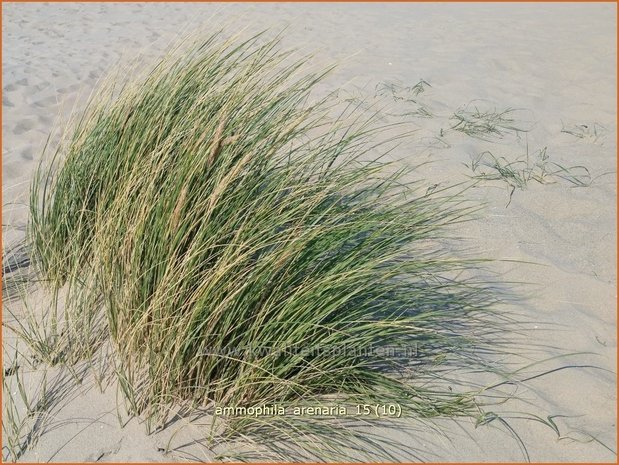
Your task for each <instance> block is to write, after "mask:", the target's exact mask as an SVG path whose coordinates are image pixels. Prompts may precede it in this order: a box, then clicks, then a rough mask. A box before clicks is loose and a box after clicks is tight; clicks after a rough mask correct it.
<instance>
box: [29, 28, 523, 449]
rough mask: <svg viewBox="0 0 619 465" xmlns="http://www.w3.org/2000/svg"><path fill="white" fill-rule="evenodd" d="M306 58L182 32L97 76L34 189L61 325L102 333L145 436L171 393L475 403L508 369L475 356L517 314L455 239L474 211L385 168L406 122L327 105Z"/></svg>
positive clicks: (340, 437)
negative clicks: (118, 75) (128, 75)
mask: <svg viewBox="0 0 619 465" xmlns="http://www.w3.org/2000/svg"><path fill="white" fill-rule="evenodd" d="M306 61H307V57H298V56H297V55H295V53H293V52H288V51H283V52H282V51H281V50H280V48H279V42H278V40H267V39H265V38H264V37H263V36H262V35H259V36H256V37H252V38H250V39H247V40H240V39H238V38H237V39H230V40H223V39H222V38H221V37H220V35H214V36H212V37H210V38H208V39H206V40H203V41H199V42H195V43H191V44H185V45H184V46H182V47H180V48H178V49H175V50H173V51H172V52H170V54H169V55H168V56H166V57H165V58H164V59H163V60H161V61H160V62H159V63H158V64H157V65H156V66H154V67H153V68H152V69H151V70H150V71H149V72H146V73H145V74H144V76H143V77H141V78H136V79H135V82H129V83H118V82H110V83H108V84H107V85H104V86H103V87H102V88H101V89H100V91H99V93H97V94H96V97H95V98H93V99H92V100H91V102H90V103H89V106H88V109H87V110H86V111H85V112H84V113H83V114H82V115H81V116H80V118H78V119H77V120H76V122H75V124H74V125H73V127H72V128H71V131H69V132H68V135H67V136H66V137H65V138H64V141H63V143H61V144H60V145H59V147H58V149H57V150H56V151H55V152H54V153H53V156H52V157H51V161H48V162H46V163H42V164H41V166H40V169H39V170H38V172H37V176H36V178H35V180H34V182H33V184H32V189H31V205H30V210H31V211H30V213H31V215H30V224H29V230H28V237H29V242H30V244H31V247H32V250H33V258H32V259H33V262H34V265H35V267H36V269H37V270H38V272H39V274H40V275H41V276H42V277H43V279H44V280H45V281H46V282H47V285H48V286H49V287H50V288H51V289H52V290H53V292H54V293H56V294H57V293H59V292H60V291H61V290H64V292H66V295H67V297H66V303H65V310H64V311H65V312H66V313H67V315H73V316H71V317H68V318H65V320H66V321H73V322H76V323H75V324H76V325H79V326H80V327H88V325H91V326H92V327H93V328H96V334H97V337H96V338H95V339H96V341H100V339H101V338H100V334H101V331H105V332H108V333H109V336H110V338H111V340H112V341H113V344H114V351H115V359H116V368H115V372H116V375H117V377H118V383H119V386H120V389H121V390H122V391H123V393H124V394H125V398H126V399H127V402H128V404H129V405H130V407H131V410H132V412H133V413H134V414H136V415H144V416H146V417H147V418H148V419H149V424H152V428H153V429H155V428H157V427H159V426H161V425H163V424H165V420H166V418H167V416H168V413H169V412H170V409H171V406H172V405H174V404H176V403H178V402H190V403H191V405H193V406H195V407H206V408H213V407H215V406H231V407H250V406H254V405H265V404H266V405H269V404H280V405H286V406H294V405H297V404H298V403H303V404H309V405H330V404H332V403H334V402H337V403H338V404H346V405H349V406H353V405H359V404H361V405H365V404H368V405H375V404H394V405H397V406H399V407H400V408H401V409H402V415H403V416H405V417H408V418H410V417H412V418H417V419H419V420H420V421H423V420H424V419H429V418H434V417H437V416H450V417H452V416H472V417H477V416H479V415H480V411H481V407H480V405H479V403H478V402H477V400H476V392H478V391H477V389H478V388H479V387H475V386H474V385H473V384H471V385H468V386H467V387H462V386H460V387H458V386H457V383H454V382H453V379H455V378H456V376H455V375H454V373H458V370H462V371H466V372H468V373H472V372H475V371H476V370H479V371H481V372H491V371H493V370H496V371H499V368H497V365H495V364H492V365H491V364H490V363H488V364H487V365H486V364H485V363H486V361H487V360H486V359H485V355H487V354H493V353H496V352H499V351H500V350H501V345H502V344H503V343H505V341H506V340H505V339H500V338H501V337H502V336H500V335H501V334H502V331H504V328H505V326H503V325H504V324H506V320H507V319H506V318H505V319H503V317H501V316H500V315H498V314H497V313H496V312H495V311H494V306H493V304H494V303H495V302H496V300H497V299H498V297H497V296H496V295H495V294H493V292H491V290H492V289H491V288H492V287H493V286H492V285H491V284H489V283H488V282H487V281H485V280H482V279H481V278H479V277H478V274H477V270H478V268H479V267H481V266H483V264H484V261H483V260H473V259H465V258H462V257H459V256H458V254H457V253H455V252H453V251H452V249H451V248H450V247H447V246H446V245H445V241H446V240H447V239H446V236H448V235H449V234H448V233H449V231H451V229H452V228H453V227H454V225H457V224H458V223H459V222H461V221H465V220H466V219H467V218H469V215H470V214H471V213H472V212H473V211H474V210H475V208H476V207H475V206H474V205H473V206H471V205H470V204H468V203H467V202H465V201H464V200H463V197H462V195H461V192H460V190H458V189H457V188H452V189H438V190H435V191H434V192H432V193H431V194H428V193H427V189H425V188H423V187H422V185H421V184H419V183H417V182H416V177H415V172H414V168H403V167H402V166H404V165H402V164H399V163H397V162H394V161H389V158H388V156H387V155H388V154H389V151H390V150H391V148H392V147H393V146H394V144H397V142H398V140H399V139H400V138H401V137H403V135H402V134H400V133H397V131H398V125H397V124H395V125H383V126H380V125H377V124H376V121H375V118H374V116H373V115H372V114H371V113H368V112H364V111H361V110H360V109H359V108H358V107H357V106H356V105H354V104H349V105H346V104H342V103H341V102H338V101H337V98H335V97H334V96H333V95H332V94H329V95H327V96H326V97H324V98H316V97H315V96H314V95H315V93H316V92H315V90H316V89H317V88H319V84H322V83H323V82H324V78H325V76H326V75H327V74H328V72H329V69H326V70H321V71H318V72H311V71H308V65H307V64H306ZM422 90H423V86H421V87H419V88H418V89H417V91H418V92H421V91H422ZM506 115H507V113H504V114H501V115H499V116H500V119H498V120H493V121H494V122H493V123H492V124H493V125H494V126H492V127H493V128H495V129H493V131H499V130H501V128H503V127H507V126H509V124H511V123H510V120H508V119H506V117H507V116H506ZM463 121H464V120H463ZM462 124H465V123H464V122H463V123H462ZM465 126H466V125H465ZM465 126H463V128H464V127H465ZM466 127H468V126H466ZM474 129H475V128H474V127H473V129H472V130H474ZM394 132H395V133H396V135H394ZM101 315H104V316H105V320H106V322H105V324H102V323H101V321H100V318H99V317H100V316H101ZM497 340H500V342H499V343H497ZM86 341H89V339H86ZM97 344H100V343H99V342H97ZM95 345H96V344H95ZM411 348H414V351H411ZM394 351H395V352H397V354H396V355H394ZM401 354H405V355H401ZM472 386H473V387H472ZM221 420H222V421H224V423H225V424H226V425H228V435H229V437H230V438H232V439H234V438H238V437H245V436H247V435H248V434H249V433H250V432H251V431H252V429H255V430H259V431H264V430H265V428H266V427H267V426H268V431H269V434H270V435H271V437H272V438H273V442H277V441H278V439H277V438H280V439H281V441H283V442H285V440H286V438H288V439H290V440H291V441H292V442H293V446H291V447H292V448H295V447H296V448H298V449H300V450H310V449H311V447H312V444H313V445H314V447H318V446H317V445H316V444H320V447H322V448H325V447H327V446H325V444H326V445H328V448H329V449H330V450H331V452H333V456H334V457H336V458H337V459H342V456H340V455H338V454H337V453H336V452H337V451H338V450H341V447H340V446H341V445H342V444H344V443H345V442H346V438H347V437H349V436H347V435H346V434H344V433H342V431H344V430H345V431H349V432H350V431H352V430H350V429H346V428H345V427H344V426H343V425H342V422H341V421H338V420H337V419H331V420H330V421H327V420H325V421H318V420H316V419H312V420H310V419H306V420H304V421H303V419H302V418H294V419H291V418H288V419H287V418H285V417H283V418H277V419H273V420H272V421H271V422H270V423H268V424H267V425H265V424H263V423H260V422H261V421H262V420H261V419H260V418H246V417H234V418H223V419H221ZM282 423H283V424H282ZM338 432H339V433H338ZM336 433H337V434H336ZM235 434H236V436H235ZM347 434H349V433H347ZM350 434H351V433H350ZM366 436H367V435H366ZM316 437H318V438H320V441H319V442H317V440H316V439H315V438H316ZM350 437H352V436H350ZM367 437H369V436H367ZM281 441H280V445H281ZM373 444H374V441H369V440H368V441H367V443H366V446H362V445H358V446H356V447H355V448H356V450H357V452H358V451H359V450H362V449H363V448H364V447H367V448H372V449H373V450H380V447H378V446H377V447H374V446H373ZM377 444H378V443H377ZM274 450H276V446H275V445H273V447H272V448H271V451H274ZM353 452H354V451H353ZM275 457H276V458H280V459H285V458H286V457H290V455H286V454H285V453H283V452H281V451H280V452H278V453H275ZM304 457H307V456H304ZM313 457H314V458H316V456H313ZM236 458H238V457H236Z"/></svg>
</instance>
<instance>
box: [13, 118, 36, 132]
mask: <svg viewBox="0 0 619 465" xmlns="http://www.w3.org/2000/svg"><path fill="white" fill-rule="evenodd" d="M34 126H35V124H34V121H32V120H29V119H24V120H21V121H20V122H19V123H17V124H16V125H15V127H14V128H13V134H16V135H20V134H23V133H25V132H28V131H30V130H31V129H33V128H34Z"/></svg>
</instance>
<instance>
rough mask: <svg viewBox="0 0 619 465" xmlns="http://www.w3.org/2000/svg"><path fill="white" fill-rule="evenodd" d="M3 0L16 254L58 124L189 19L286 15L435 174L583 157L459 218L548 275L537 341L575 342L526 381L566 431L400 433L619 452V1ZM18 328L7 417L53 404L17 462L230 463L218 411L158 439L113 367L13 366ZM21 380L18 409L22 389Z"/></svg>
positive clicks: (294, 38) (294, 36)
mask: <svg viewBox="0 0 619 465" xmlns="http://www.w3.org/2000/svg"><path fill="white" fill-rule="evenodd" d="M2 11H3V16H2V18H3V23H2V173H3V180H2V192H3V198H2V201H3V205H2V214H3V221H2V223H3V251H4V252H5V253H7V252H8V251H14V250H15V249H14V247H15V244H18V243H19V241H20V240H22V239H23V237H24V234H25V226H26V223H27V207H26V205H27V200H28V190H29V184H30V180H31V178H32V175H33V171H34V169H35V168H36V166H37V162H38V160H39V158H40V155H41V152H42V149H43V147H44V145H45V142H46V139H47V137H48V135H49V134H50V132H51V131H52V129H53V128H54V127H57V126H58V125H59V124H62V122H63V121H65V120H66V118H67V116H68V114H69V113H70V111H71V109H72V108H73V107H74V106H76V108H78V109H79V107H80V105H81V104H82V102H83V101H84V99H85V97H86V96H87V95H88V94H89V93H90V92H91V91H92V89H93V88H95V86H96V84H97V82H98V80H99V79H100V78H102V77H104V76H105V74H106V72H107V71H108V70H109V69H110V67H111V66H113V65H115V64H117V63H118V62H122V61H123V60H126V59H128V58H129V57H133V56H135V54H136V53H138V52H141V53H143V54H144V55H145V56H146V57H147V58H148V57H156V56H158V55H160V54H161V53H163V51H164V50H166V48H167V47H168V45H169V43H170V41H171V40H174V38H175V37H177V35H178V34H183V33H188V32H191V31H193V30H196V29H201V30H203V31H205V32H214V31H215V30H218V29H221V28H223V29H224V30H226V31H236V30H240V29H243V28H246V29H247V31H248V32H249V31H258V30H261V29H265V28H272V29H273V30H274V31H280V30H281V29H283V28H284V27H285V26H287V27H286V29H285V31H284V33H283V34H282V46H283V47H298V48H299V49H300V50H301V51H303V52H312V53H314V55H315V57H316V61H318V62H319V63H324V64H325V65H328V64H331V63H333V62H337V63H339V66H338V68H337V69H336V70H335V71H334V72H333V73H332V74H331V75H330V76H329V77H328V78H327V79H326V80H325V82H324V83H322V84H321V86H322V87H321V89H322V90H325V91H328V90H331V89H335V88H341V89H343V91H342V92H344V93H343V94H342V95H345V96H346V95H348V96H349V97H350V98H364V99H368V101H372V99H377V98H387V99H391V100H390V101H391V103H390V107H389V111H390V114H391V115H397V117H398V118H400V119H402V118H405V119H406V118H407V121H408V122H409V123H410V127H411V129H415V130H416V133H415V136H414V137H413V138H412V141H411V142H409V143H408V144H407V145H405V146H403V147H401V148H400V155H402V156H404V155H405V154H406V157H407V158H405V161H404V162H409V163H411V164H416V163H421V162H431V163H429V164H428V165H424V167H423V168H421V169H420V170H419V175H420V176H421V177H423V178H424V179H425V182H427V183H428V186H434V185H438V186H447V185H451V184H455V183H458V182H462V181H467V180H468V179H469V176H473V175H475V174H480V172H481V171H479V170H480V168H479V167H478V168H477V170H478V171H474V170H473V169H472V168H473V167H472V166H471V163H472V162H473V163H474V162H475V160H481V161H483V158H482V159H479V158H477V157H478V156H479V155H480V154H483V153H484V152H487V151H489V152H491V153H492V154H493V155H494V156H496V157H504V159H505V160H508V161H510V162H511V161H516V160H519V163H521V164H519V165H517V166H519V167H521V168H523V167H526V168H527V169H531V170H536V169H539V165H535V162H534V161H533V160H546V161H548V162H552V163H556V164H557V165H552V166H561V167H564V168H566V169H567V171H565V172H563V173H562V174H563V176H549V177H548V178H547V179H546V180H545V181H547V182H543V183H540V182H536V181H535V180H534V179H530V180H529V182H527V183H526V185H525V186H514V187H513V188H512V185H510V184H509V183H508V182H505V180H501V179H499V180H496V181H483V182H479V183H478V184H477V185H476V187H474V188H471V189H469V190H468V191H467V192H466V195H467V196H468V197H469V198H470V199H472V200H480V201H482V202H483V203H484V208H483V210H482V211H481V212H480V213H479V214H478V218H477V219H476V220H474V221H472V222H469V223H466V224H465V225H463V226H462V227H461V228H460V229H459V230H458V231H457V234H458V235H459V236H462V237H463V238H465V240H466V244H467V247H468V248H469V249H471V250H472V251H474V252H475V253H476V254H477V255H479V256H484V257H488V258H493V259H498V260H501V261H499V262H497V263H495V264H493V265H492V269H493V270H494V271H496V272H497V273H498V274H499V275H500V276H501V278H502V279H504V280H505V281H509V282H514V283H530V284H528V285H526V286H525V285H523V286H522V287H521V288H519V289H520V291H521V292H522V293H523V295H524V294H526V298H525V297H524V296H523V298H522V299H521V300H520V301H518V302H517V303H515V304H514V306H513V307H512V311H515V312H517V313H519V314H521V315H523V316H524V317H526V318H527V319H528V320H530V321H539V322H540V325H539V327H532V328H529V329H527V332H526V334H525V337H526V341H528V344H530V347H531V348H532V347H538V346H540V345H543V346H544V347H543V348H539V349H537V352H536V353H537V355H536V357H537V359H539V360H541V359H550V358H552V357H555V356H557V355H560V354H571V355H569V356H567V357H563V358H555V359H551V360H547V361H546V362H544V363H542V364H540V365H539V366H535V367H531V368H529V369H528V370H527V373H530V374H531V375H534V374H536V373H542V372H545V371H551V370H555V369H556V371H554V372H552V373H548V374H546V375H544V376H541V377H537V378H533V379H531V380H529V381H527V382H524V383H522V385H519V386H518V388H517V389H516V388H514V393H515V394H516V395H517V396H518V397H519V400H517V401H514V403H513V409H514V410H519V409H525V410H527V411H529V412H535V413H536V414H537V415H539V416H540V418H543V419H547V418H548V417H551V418H553V419H554V422H555V423H556V424H557V426H558V428H559V430H560V434H561V438H560V439H559V438H558V437H557V434H555V433H554V432H553V431H552V430H551V429H550V428H548V427H547V426H543V425H541V424H539V423H536V422H534V421H531V420H529V421H523V420H514V421H513V423H512V424H511V426H512V427H513V428H514V429H515V430H516V431H517V433H518V438H520V440H521V441H522V443H523V444H524V445H525V446H526V452H524V451H523V448H522V444H521V443H520V440H519V439H517V438H516V437H514V435H511V434H509V432H508V431H506V429H505V428H499V427H497V426H498V425H497V426H493V425H489V426H487V427H484V426H479V427H477V428H476V427H475V425H474V424H473V422H472V421H470V420H462V421H459V422H452V421H445V422H444V424H443V425H442V426H443V430H444V433H445V434H444V435H437V434H436V433H433V432H429V431H425V432H418V433H416V434H415V435H413V436H410V437H406V438H403V437H402V438H399V439H401V440H403V441H406V442H409V443H410V444H413V445H414V446H415V447H416V448H417V449H418V450H419V451H420V453H419V456H418V457H411V456H403V457H400V458H401V460H409V461H416V460H419V459H424V460H428V461H523V460H525V459H526V454H528V456H529V457H530V459H531V460H532V461H585V462H615V461H616V454H615V450H616V418H617V409H616V373H615V372H616V353H617V339H616V334H617V319H616V298H617V294H616V279H617V276H616V273H617V268H616V263H617V260H616V233H617V232H616V217H617V211H616V194H617V186H616V182H615V180H616V173H615V172H616V158H615V157H616V153H617V147H616V140H617V137H616V136H617V134H616V116H617V115H616V102H617V96H616V84H617V75H616V69H617V63H616V57H617V53H616V52H617V50H616V32H617V31H616V27H617V26H616V17H617V14H616V5H615V4H610V3H608V4H585V3H583V4H573V3H570V4H567V3H566V4H531V3H527V4H365V3H364V4H325V3H320V4H283V3H282V4H207V3H191V4H182V3H174V4H140V3H132V4H114V3H105V4H104V3H101V4H97V3H93V4H85V3H84V4H79V3H75V4H73V3H63V4H43V3H23V4H20V3H8V4H3V5H2ZM422 80H423V81H424V82H425V83H427V84H428V85H423V87H424V90H425V91H424V92H423V93H420V94H418V95H416V98H415V99H414V100H415V101H414V102H413V101H412V100H406V99H404V98H398V97H402V96H406V95H407V93H409V94H410V92H414V91H413V90H411V88H412V86H414V85H415V84H417V83H419V82H420V81H422ZM392 97H393V98H392ZM507 109H514V111H512V112H510V113H509V115H510V117H513V118H514V119H515V121H514V122H513V125H514V126H516V129H518V130H514V129H513V128H511V129H510V128H506V129H502V128H499V132H498V133H495V134H490V135H487V134H486V135H483V136H480V135H478V134H475V133H474V131H473V132H469V133H468V134H467V133H465V132H462V131H458V130H454V129H453V127H454V126H455V125H456V124H457V122H458V118H457V115H460V116H461V117H462V118H473V116H474V115H475V112H476V111H480V112H482V113H483V112H484V111H487V112H495V113H497V112H498V113H500V112H501V111H504V110H507ZM486 156H487V155H486ZM544 157H547V159H545V158H544ZM522 163H524V165H523V164H522ZM536 166H537V167H536ZM549 166H550V165H549ZM583 167H584V168H583ZM490 171H491V170H490ZM490 171H488V172H490ZM530 172H533V171H530ZM587 174H590V177H591V179H590V182H589V178H588V177H587ZM583 180H586V181H587V182H585V183H584V184H586V185H584V186H577V184H578V183H579V182H580V181H583ZM5 260H6V259H5ZM5 269H6V262H5ZM29 297H30V299H29V300H30V301H31V302H32V305H33V306H34V307H37V308H39V309H38V310H37V309H36V308H35V309H34V310H32V309H31V310H32V311H35V312H36V311H44V308H45V305H46V301H45V298H44V297H43V296H42V294H40V293H36V292H35V293H33V295H31V296H29ZM22 307H23V303H22V302H20V301H19V300H11V299H8V298H7V295H6V294H5V299H4V312H3V314H4V321H5V322H10V321H11V320H12V319H15V318H20V314H21V313H20V312H23V311H24V309H23V308H22ZM3 335H4V347H3V353H4V369H5V380H6V382H5V390H4V396H3V401H4V402H3V420H4V422H5V423H7V422H9V420H10V418H9V417H7V415H13V416H12V417H11V418H12V421H14V423H15V422H17V423H19V421H18V419H16V418H15V415H16V414H15V413H13V414H11V413H10V412H18V411H22V412H23V408H24V406H23V400H20V399H21V396H20V394H19V392H18V391H19V389H18V387H17V386H18V384H19V383H18V381H19V382H20V383H21V384H22V385H24V386H26V389H27V390H28V391H29V396H30V398H31V399H33V400H32V402H39V401H41V402H42V404H41V405H44V409H45V414H44V415H39V416H38V417H37V418H38V419H37V420H36V421H34V420H32V418H31V419H25V420H23V421H22V423H19V424H20V425H21V426H20V428H21V429H20V430H19V434H18V435H17V436H18V439H17V440H16V441H17V443H15V440H14V439H11V437H10V436H11V435H9V434H7V431H6V430H5V431H3V443H2V444H3V457H4V459H5V460H11V453H10V450H11V449H12V450H14V451H15V450H17V451H18V459H19V460H20V461H114V462H126V461H148V462H150V461H153V462H162V461H186V460H202V461H209V460H212V459H213V454H212V451H210V450H209V448H208V446H207V445H206V444H205V441H204V434H203V431H204V430H203V429H201V425H200V422H199V421H197V422H195V423H191V422H190V421H189V420H186V419H184V420H182V421H181V420H179V421H177V422H173V424H171V425H170V427H169V428H166V429H164V431H161V432H159V433H156V434H151V435H148V434H147V433H146V430H145V427H144V425H143V424H141V423H140V422H139V421H137V420H136V419H132V420H129V421H126V422H124V423H125V424H124V425H122V426H121V425H120V424H119V421H118V419H117V407H116V406H117V402H118V393H117V390H116V389H115V387H114V386H109V387H108V388H107V389H105V390H104V392H101V390H100V389H98V387H97V386H96V383H84V384H82V385H76V384H75V383H74V382H73V381H72V379H73V378H72V375H71V374H70V373H67V371H66V370H62V369H60V368H58V367H56V368H45V366H44V365H40V366H39V367H38V368H31V367H28V366H21V365H19V364H17V365H19V368H17V369H16V370H14V369H12V368H11V367H15V366H16V365H15V364H14V363H13V361H14V360H15V355H14V354H15V347H18V349H19V350H22V349H24V348H25V343H24V342H23V341H21V342H20V341H18V340H17V339H16V337H15V334H13V333H12V332H11V331H10V330H8V329H6V328H4V327H3ZM16 372H17V375H16ZM16 377H19V380H17V379H16ZM43 380H46V382H43ZM42 386H45V392H46V393H47V395H46V396H44V397H45V399H43V400H41V395H40V394H41V392H43V391H42V389H43V387H42ZM8 391H10V392H11V393H12V394H13V395H12V396H11V398H13V399H15V405H11V406H9V405H7V403H8V402H9V401H8V400H7V399H8V398H9V396H7V392H8ZM37 393H38V394H37ZM37 395H38V396H39V397H37ZM20 402H21V404H20ZM20 409H21V410H20ZM18 416H19V415H18ZM385 434H386V435H387V436H388V437H392V438H396V439H398V434H400V433H398V432H397V431H396V432H393V431H387V432H385ZM401 434H402V435H403V434H404V433H401ZM389 435H391V436H389ZM11 441H13V442H12V443H11Z"/></svg>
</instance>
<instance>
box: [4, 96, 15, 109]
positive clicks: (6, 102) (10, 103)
mask: <svg viewBox="0 0 619 465" xmlns="http://www.w3.org/2000/svg"><path fill="white" fill-rule="evenodd" d="M2 106H3V107H9V108H10V107H14V106H15V105H13V102H11V101H10V100H9V98H8V97H7V96H6V95H3V96H2Z"/></svg>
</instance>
